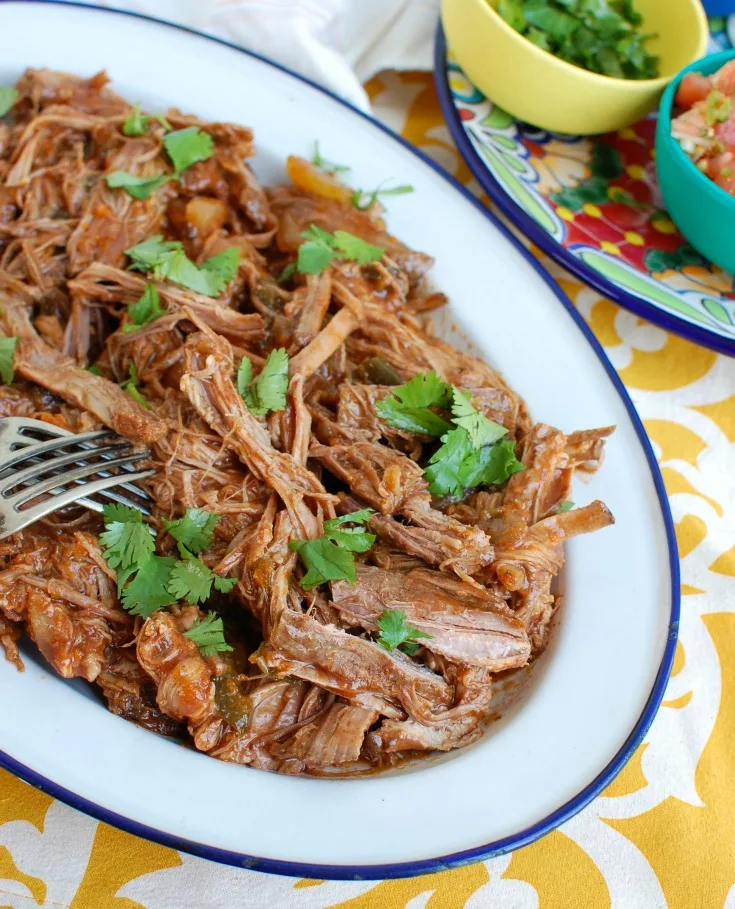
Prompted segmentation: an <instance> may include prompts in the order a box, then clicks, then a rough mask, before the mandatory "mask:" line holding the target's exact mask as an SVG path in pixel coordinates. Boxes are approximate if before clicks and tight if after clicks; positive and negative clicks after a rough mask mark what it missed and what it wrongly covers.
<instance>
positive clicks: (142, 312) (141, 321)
mask: <svg viewBox="0 0 735 909" xmlns="http://www.w3.org/2000/svg"><path fill="white" fill-rule="evenodd" d="M128 315H129V316H130V319H131V321H130V324H128V325H124V326H123V334H127V333H129V332H131V331H135V330H136V328H141V327H142V326H143V325H148V324H149V323H150V322H154V321H155V320H156V319H158V318H159V316H165V315H166V310H165V309H161V299H160V297H159V295H158V288H157V287H156V285H155V284H146V286H145V290H144V291H143V296H142V297H141V298H140V299H139V300H136V301H135V302H134V303H128Z"/></svg>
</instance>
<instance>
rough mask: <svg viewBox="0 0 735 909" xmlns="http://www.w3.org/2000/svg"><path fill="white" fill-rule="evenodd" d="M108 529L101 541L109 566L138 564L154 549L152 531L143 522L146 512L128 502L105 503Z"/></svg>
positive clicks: (103, 511)
mask: <svg viewBox="0 0 735 909" xmlns="http://www.w3.org/2000/svg"><path fill="white" fill-rule="evenodd" d="M102 517H103V518H104V521H105V532H104V533H102V534H100V543H102V545H103V546H104V547H105V549H104V556H105V559H106V561H107V564H108V565H109V566H110V568H122V569H123V570H124V569H127V568H132V567H136V568H137V567H138V566H140V565H141V564H142V563H143V562H145V561H147V559H148V557H149V556H150V555H152V553H153V550H154V549H155V535H154V533H153V530H152V529H151V528H150V527H149V526H148V525H147V524H144V523H143V515H142V513H141V512H140V511H136V509H135V508H128V506H127V505H105V506H104V508H103V509H102Z"/></svg>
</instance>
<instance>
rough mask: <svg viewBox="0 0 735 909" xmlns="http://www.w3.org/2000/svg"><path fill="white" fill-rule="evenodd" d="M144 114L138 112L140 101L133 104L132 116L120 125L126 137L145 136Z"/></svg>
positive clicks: (146, 119)
mask: <svg viewBox="0 0 735 909" xmlns="http://www.w3.org/2000/svg"><path fill="white" fill-rule="evenodd" d="M149 119H150V118H149V117H146V116H145V114H142V113H141V112H140V101H136V102H135V107H134V108H133V112H132V114H131V115H130V116H129V117H128V118H127V119H126V120H125V122H124V123H123V125H122V131H123V134H124V135H126V136H142V135H144V134H145V131H146V128H147V126H148V120H149Z"/></svg>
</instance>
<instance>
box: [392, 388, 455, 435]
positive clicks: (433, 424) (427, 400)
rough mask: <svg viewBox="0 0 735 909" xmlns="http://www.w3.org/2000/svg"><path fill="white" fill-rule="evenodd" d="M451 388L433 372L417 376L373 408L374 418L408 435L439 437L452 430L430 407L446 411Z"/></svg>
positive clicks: (394, 390) (395, 389)
mask: <svg viewBox="0 0 735 909" xmlns="http://www.w3.org/2000/svg"><path fill="white" fill-rule="evenodd" d="M451 400H452V387H451V386H450V385H447V383H446V382H445V381H444V380H443V379H441V378H440V377H439V376H438V375H437V373H435V372H426V373H419V375H417V376H414V377H413V378H412V379H409V381H408V382H406V383H405V384H403V385H399V386H397V387H396V388H394V389H393V390H392V392H391V393H390V394H389V395H387V396H386V397H385V398H383V399H382V400H380V401H378V402H377V404H376V405H375V410H376V412H377V414H378V416H379V417H380V418H381V419H382V420H384V421H385V422H386V423H388V424H390V425H391V426H396V427H397V428H398V429H406V430H408V431H409V432H421V433H427V434H428V435H432V436H441V435H443V434H444V433H445V432H448V431H449V430H450V429H451V428H452V427H451V424H450V423H448V422H447V421H446V420H445V419H443V418H442V417H440V416H439V415H438V414H435V413H434V412H433V411H432V410H429V408H430V407H439V408H441V409H443V410H447V409H448V408H449V405H450V402H451Z"/></svg>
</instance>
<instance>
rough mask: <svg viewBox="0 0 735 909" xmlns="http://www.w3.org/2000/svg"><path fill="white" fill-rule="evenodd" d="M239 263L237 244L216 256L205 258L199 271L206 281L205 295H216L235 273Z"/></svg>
mask: <svg viewBox="0 0 735 909" xmlns="http://www.w3.org/2000/svg"><path fill="white" fill-rule="evenodd" d="M239 265H240V249H239V248H238V247H237V246H230V247H228V248H227V249H225V250H223V251H222V252H221V253H217V255H216V256H212V257H211V258H209V259H205V260H204V262H202V265H201V271H202V272H203V273H204V275H205V277H206V280H207V282H208V291H209V292H207V296H208V297H218V296H219V295H220V294H221V293H222V291H223V290H224V289H225V288H226V287H227V285H228V284H229V283H230V281H231V280H232V279H233V278H234V277H235V275H236V274H237V269H238V267H239Z"/></svg>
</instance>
